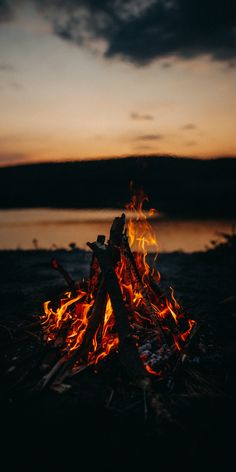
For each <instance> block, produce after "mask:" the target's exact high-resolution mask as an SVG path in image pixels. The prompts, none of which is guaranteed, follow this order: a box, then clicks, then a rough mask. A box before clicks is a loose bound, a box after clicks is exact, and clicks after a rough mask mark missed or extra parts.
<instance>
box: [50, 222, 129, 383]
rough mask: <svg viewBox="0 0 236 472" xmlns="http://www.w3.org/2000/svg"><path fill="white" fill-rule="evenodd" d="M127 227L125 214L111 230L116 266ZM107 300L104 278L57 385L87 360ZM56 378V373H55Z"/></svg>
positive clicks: (99, 241)
mask: <svg viewBox="0 0 236 472" xmlns="http://www.w3.org/2000/svg"><path fill="white" fill-rule="evenodd" d="M124 225H125V215H124V213H123V214H122V215H121V217H117V218H115V219H114V221H113V223H112V226H111V230H110V239H109V242H108V248H109V252H110V254H111V257H112V258H113V264H114V265H115V264H116V263H117V262H118V260H119V259H120V249H119V247H118V244H120V243H121V241H122V234H123V230H124ZM104 242H105V238H104V236H102V235H101V236H98V238H97V244H98V245H99V246H103V245H104ZM95 259H96V254H95V253H94V260H95ZM106 299H107V289H106V283H105V280H104V277H101V278H100V283H99V288H98V291H97V294H96V301H95V305H94V308H93V310H92V313H91V316H90V318H89V322H88V326H87V329H86V332H85V335H84V338H83V341H82V343H81V345H80V346H79V347H78V349H76V351H75V352H73V353H72V355H71V356H70V357H69V358H68V360H67V362H63V363H62V364H61V365H58V368H57V369H56V372H55V373H56V379H55V380H54V382H55V383H60V382H63V381H64V380H65V378H67V377H68V376H70V375H71V374H72V369H73V366H74V364H75V362H76V361H77V360H78V359H80V360H83V361H84V360H85V359H86V358H87V355H88V353H89V348H90V346H91V343H92V340H93V338H94V335H95V333H96V331H97V329H98V327H99V324H101V325H102V324H103V320H104V316H105V308H106ZM53 377H54V372H53ZM51 379H52V377H51V376H50V377H49V379H48V377H47V379H46V383H45V382H44V381H43V379H42V388H44V386H46V385H47V384H48V383H49V381H51Z"/></svg>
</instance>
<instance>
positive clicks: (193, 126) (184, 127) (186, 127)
mask: <svg viewBox="0 0 236 472" xmlns="http://www.w3.org/2000/svg"><path fill="white" fill-rule="evenodd" d="M196 128H197V126H196V125H195V124H194V123H186V125H183V126H182V129H184V130H186V131H188V130H193V129H196Z"/></svg>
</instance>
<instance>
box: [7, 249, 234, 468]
mask: <svg viewBox="0 0 236 472" xmlns="http://www.w3.org/2000/svg"><path fill="white" fill-rule="evenodd" d="M0 256H1V257H0V277H1V288H0V291H1V294H0V296H1V319H0V341H1V345H0V353H1V366H2V367H1V385H2V386H1V410H2V411H1V418H2V420H3V421H2V432H3V433H4V434H3V436H4V440H3V442H2V444H3V453H4V454H3V456H2V460H4V459H3V457H4V455H6V457H5V460H7V463H8V468H7V470H11V467H12V470H16V468H15V467H16V466H14V465H13V464H17V469H18V468H20V467H21V465H24V466H25V467H27V466H29V468H30V470H33V468H37V466H38V467H40V468H42V467H43V468H44V470H47V467H48V468H50V469H51V470H52V467H53V470H55V469H56V468H60V466H62V465H63V464H65V465H66V467H67V468H69V467H70V466H71V467H73V468H75V466H76V469H79V468H80V467H81V463H82V464H83V463H84V462H85V464H86V465H85V466H83V468H85V469H90V468H93V469H94V467H96V468H102V469H103V470H108V469H109V470H111V469H116V468H118V469H121V468H124V469H130V470H138V469H139V468H140V470H143V469H144V467H145V469H147V470H148V469H149V468H150V467H152V468H153V465H152V464H153V463H154V464H156V468H158V467H161V468H163V467H165V470H169V468H170V469H171V470H173V467H174V468H175V470H176V469H177V470H184V469H185V468H186V470H187V469H188V470H195V469H196V470H197V469H198V470H199V468H200V467H201V468H204V467H209V469H210V468H211V469H212V467H216V466H217V467H218V466H219V465H221V466H222V467H223V466H224V467H225V469H226V470H227V464H230V461H231V460H233V458H234V445H235V439H236V434H235V432H236V427H235V424H236V423H235V420H236V414H235V413H236V410H235V393H236V382H235V376H236V356H235V354H236V337H235V335H236V293H235V282H236V264H235V262H236V257H235V251H233V250H232V249H230V248H228V247H224V248H222V247H221V248H217V247H216V248H215V250H210V251H208V252H204V253H203V252H202V253H193V254H185V253H180V252H178V253H170V254H160V255H159V257H158V260H157V264H158V268H159V271H160V273H161V282H160V286H161V288H162V290H164V291H168V287H169V286H172V287H173V288H174V290H175V294H176V298H177V299H178V301H180V302H181V303H182V305H183V306H184V308H185V310H187V311H188V312H189V313H191V316H192V317H193V318H194V319H196V321H197V323H198V324H199V326H200V329H199V332H198V334H197V339H196V340H195V341H194V343H193V348H192V350H191V352H190V354H189V358H187V360H186V362H185V364H184V365H183V366H182V368H181V371H180V372H179V375H178V376H177V378H176V379H175V384H174V388H172V390H171V391H168V390H167V389H165V390H163V389H162V388H161V387H160V389H159V387H158V385H157V386H155V389H156V390H155V391H156V396H155V399H154V401H153V402H152V408H151V410H150V411H148V413H147V414H144V400H143V392H140V391H138V390H137V389H135V388H134V387H133V386H130V385H128V386H127V388H126V389H124V388H123V384H122V382H124V377H122V375H121V376H120V375H119V374H118V372H119V361H117V359H114V360H113V361H112V362H113V366H114V373H113V374H111V370H110V367H109V365H108V366H105V367H104V369H103V372H101V373H99V375H97V374H94V372H92V371H89V370H88V371H87V372H85V373H84V374H81V375H80V376H78V378H75V379H74V380H73V382H72V384H71V389H70V390H69V391H68V392H67V393H64V394H62V395H60V394H58V393H56V392H53V391H50V389H47V390H46V391H44V392H41V393H32V379H33V375H34V365H33V364H32V362H33V361H32V359H34V353H37V352H38V350H39V348H40V347H41V344H42V341H41V339H40V328H37V329H35V328H32V329H31V328H29V327H28V326H29V324H31V323H34V322H35V321H37V320H38V317H39V315H40V314H41V313H42V303H43V301H45V300H52V299H55V298H57V297H58V295H59V294H60V293H61V292H63V291H64V290H65V282H64V280H63V279H62V278H61V276H60V274H59V273H58V272H56V271H54V270H53V269H52V268H51V264H50V261H51V259H52V257H56V258H57V259H58V260H59V261H60V262H61V264H63V265H64V267H65V268H66V269H67V270H68V272H69V273H70V274H71V276H72V278H73V279H74V280H81V278H83V277H86V276H87V275H88V273H89V263H90V258H91V255H90V253H88V252H83V251H80V250H72V251H66V250H56V251H43V250H33V251H21V250H19V251H1V253H0ZM150 258H152V256H150ZM26 327H28V328H27V330H26ZM17 329H18V331H17ZM19 329H20V331H19ZM16 333H18V334H17V335H16ZM19 333H21V334H20V335H19ZM30 369H31V374H30V379H31V381H30V382H29V380H28V378H27V376H26V377H24V375H25V373H26V372H28V371H29V370H30ZM75 377H76V376H75ZM113 377H114V378H113ZM112 392H113V393H112ZM111 393H112V399H111ZM32 467H33V468H32ZM153 470H155V468H154V469H153Z"/></svg>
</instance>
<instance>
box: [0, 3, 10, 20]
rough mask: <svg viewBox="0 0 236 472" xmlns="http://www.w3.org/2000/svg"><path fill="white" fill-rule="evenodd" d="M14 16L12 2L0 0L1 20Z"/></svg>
mask: <svg viewBox="0 0 236 472" xmlns="http://www.w3.org/2000/svg"><path fill="white" fill-rule="evenodd" d="M12 17H13V12H12V8H11V6H10V2H8V1H7V0H0V22H4V21H9V20H11V19H12Z"/></svg>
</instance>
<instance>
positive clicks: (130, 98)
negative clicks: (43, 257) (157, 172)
mask: <svg viewBox="0 0 236 472" xmlns="http://www.w3.org/2000/svg"><path fill="white" fill-rule="evenodd" d="M235 58H236V2H235V1H233V0H224V1H219V0H214V1H213V0H191V1H190V0H126V1H121V0H100V1H98V0H86V1H85V0H64V1H61V0H57V1H56V0H41V1H39V0H31V1H27V0H11V1H10V0H9V1H8V0H0V94H1V98H0V100H1V101H0V103H1V106H0V165H12V164H15V163H19V164H21V163H24V162H39V161H52V160H66V159H81V158H94V157H95V158H96V157H112V156H120V155H130V154H135V155H139V154H140V155H143V154H153V153H158V154H159V153H160V154H174V155H180V156H190V157H191V156H197V157H211V156H223V155H225V156H226V155H227V156H230V155H236V138H235V136H236V132H235V131H236V125H235V124H236V61H235Z"/></svg>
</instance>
